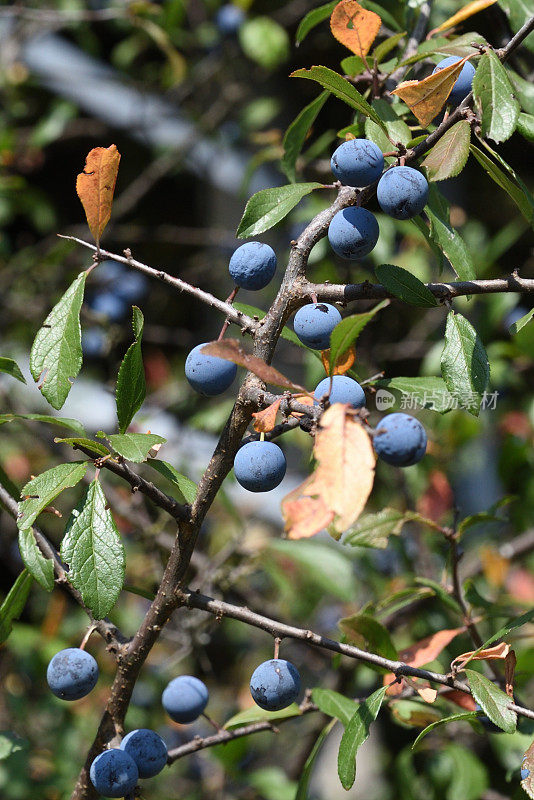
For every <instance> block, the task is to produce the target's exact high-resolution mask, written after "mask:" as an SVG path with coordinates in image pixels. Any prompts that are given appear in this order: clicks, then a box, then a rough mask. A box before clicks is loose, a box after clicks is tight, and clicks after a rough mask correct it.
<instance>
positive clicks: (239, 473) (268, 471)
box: [234, 441, 286, 492]
mask: <svg viewBox="0 0 534 800" xmlns="http://www.w3.org/2000/svg"><path fill="white" fill-rule="evenodd" d="M234 472H235V477H236V480H237V482H238V483H239V484H241V486H243V488H244V489H248V491H249V492H270V491H271V489H274V488H275V487H276V486H278V484H279V483H280V482H281V481H282V480H283V478H284V475H285V474H286V457H285V456H284V454H283V452H282V450H281V449H280V448H279V447H278V445H277V444H274V442H261V441H256V442H248V444H244V445H243V447H241V448H240V449H239V450H238V451H237V454H236V457H235V459H234Z"/></svg>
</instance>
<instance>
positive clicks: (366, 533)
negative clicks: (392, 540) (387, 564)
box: [343, 508, 406, 550]
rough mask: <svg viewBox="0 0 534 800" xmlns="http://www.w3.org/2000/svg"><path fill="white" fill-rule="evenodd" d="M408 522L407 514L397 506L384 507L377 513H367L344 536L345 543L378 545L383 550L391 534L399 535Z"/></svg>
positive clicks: (357, 545) (366, 545)
mask: <svg viewBox="0 0 534 800" xmlns="http://www.w3.org/2000/svg"><path fill="white" fill-rule="evenodd" d="M405 522H406V515H405V514H404V512H402V511H397V509H395V508H383V509H382V511H379V512H378V513H377V514H365V516H363V517H360V519H359V520H358V521H357V522H356V524H355V525H353V526H352V528H350V529H349V530H348V531H347V533H346V534H345V536H344V537H343V544H349V545H351V547H376V548H379V549H380V550H383V549H384V548H386V547H387V546H388V541H389V537H390V536H398V535H399V534H400V532H401V530H402V526H403V525H404V523H405Z"/></svg>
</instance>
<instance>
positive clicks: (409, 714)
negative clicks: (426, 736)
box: [389, 700, 441, 728]
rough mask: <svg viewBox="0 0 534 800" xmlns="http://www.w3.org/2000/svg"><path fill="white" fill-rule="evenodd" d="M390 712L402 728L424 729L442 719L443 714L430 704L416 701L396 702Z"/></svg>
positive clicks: (391, 704) (390, 707)
mask: <svg viewBox="0 0 534 800" xmlns="http://www.w3.org/2000/svg"><path fill="white" fill-rule="evenodd" d="M389 711H390V712H391V715H392V717H393V719H394V720H395V722H397V723H398V724H399V725H400V726H401V727H402V728H424V727H425V726H426V725H430V724H431V723H432V722H437V721H438V720H439V719H441V712H440V711H438V710H437V709H436V708H432V706H430V705H429V704H428V703H422V702H419V701H416V700H394V701H393V702H391V703H390V704H389Z"/></svg>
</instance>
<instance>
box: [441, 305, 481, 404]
mask: <svg viewBox="0 0 534 800" xmlns="http://www.w3.org/2000/svg"><path fill="white" fill-rule="evenodd" d="M441 373H442V375H443V380H444V381H445V383H446V385H447V388H448V390H449V392H450V393H451V394H454V395H457V396H458V397H459V398H461V399H462V401H463V402H465V401H467V406H466V407H467V410H468V411H469V413H470V414H473V415H474V416H475V417H477V416H478V413H479V411H480V404H481V402H482V395H483V392H484V391H485V389H486V386H487V385H488V381H489V376H490V369H489V362H488V356H487V354H486V350H485V348H484V345H483V344H482V340H481V339H480V337H479V335H478V333H477V332H476V330H475V329H474V328H473V326H472V325H471V323H470V322H468V321H467V320H466V318H465V317H463V316H462V315H461V314H457V313H455V312H454V311H450V312H449V314H448V316H447V327H446V328H445V347H444V348H443V352H442V354H441Z"/></svg>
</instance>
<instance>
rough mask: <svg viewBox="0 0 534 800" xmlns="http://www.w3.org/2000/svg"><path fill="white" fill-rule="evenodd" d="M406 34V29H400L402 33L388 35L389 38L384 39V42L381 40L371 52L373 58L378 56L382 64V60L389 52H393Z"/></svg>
mask: <svg viewBox="0 0 534 800" xmlns="http://www.w3.org/2000/svg"><path fill="white" fill-rule="evenodd" d="M405 36H406V31H400V33H395V34H394V35H393V36H388V38H387V39H384V41H383V42H380V44H378V45H377V46H376V47H375V48H374V50H373V52H372V54H371V55H372V58H373V59H375V58H376V60H377V62H378V63H379V64H380V62H381V61H383V60H384V59H385V57H386V56H387V55H388V53H391V51H392V50H394V49H395V48H396V46H397V45H398V43H399V42H400V40H401V39H404V37H405Z"/></svg>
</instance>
